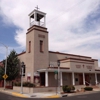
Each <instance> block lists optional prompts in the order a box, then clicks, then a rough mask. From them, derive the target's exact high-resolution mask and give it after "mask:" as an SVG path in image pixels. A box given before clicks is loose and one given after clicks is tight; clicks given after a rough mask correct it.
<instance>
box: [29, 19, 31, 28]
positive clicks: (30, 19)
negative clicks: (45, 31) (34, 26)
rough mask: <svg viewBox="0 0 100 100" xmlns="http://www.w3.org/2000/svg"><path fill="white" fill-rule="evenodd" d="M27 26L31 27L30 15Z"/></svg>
mask: <svg viewBox="0 0 100 100" xmlns="http://www.w3.org/2000/svg"><path fill="white" fill-rule="evenodd" d="M29 27H31V17H29Z"/></svg>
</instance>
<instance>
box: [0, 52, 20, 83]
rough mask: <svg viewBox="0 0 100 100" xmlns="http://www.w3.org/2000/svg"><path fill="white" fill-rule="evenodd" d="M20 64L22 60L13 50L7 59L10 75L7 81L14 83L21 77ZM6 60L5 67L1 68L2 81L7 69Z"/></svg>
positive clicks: (8, 73) (0, 76)
mask: <svg viewBox="0 0 100 100" xmlns="http://www.w3.org/2000/svg"><path fill="white" fill-rule="evenodd" d="M19 62H20V60H19V59H18V57H17V53H16V51H15V50H12V51H11V52H10V54H9V55H8V57H7V71H6V74H7V75H8V78H7V80H8V81H12V80H15V79H16V77H17V76H19V71H20V67H19ZM4 65H5V60H3V66H1V67H0V79H1V80H2V79H3V78H2V75H4V69H5V66H4Z"/></svg>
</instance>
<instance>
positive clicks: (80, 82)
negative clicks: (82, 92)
mask: <svg viewBox="0 0 100 100" xmlns="http://www.w3.org/2000/svg"><path fill="white" fill-rule="evenodd" d="M79 85H83V75H82V74H79Z"/></svg>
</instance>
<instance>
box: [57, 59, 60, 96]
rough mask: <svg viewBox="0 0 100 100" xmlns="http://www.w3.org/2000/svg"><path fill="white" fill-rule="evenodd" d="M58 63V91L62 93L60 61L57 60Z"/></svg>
mask: <svg viewBox="0 0 100 100" xmlns="http://www.w3.org/2000/svg"><path fill="white" fill-rule="evenodd" d="M57 65H58V93H59V94H60V61H59V60H58V61H57Z"/></svg>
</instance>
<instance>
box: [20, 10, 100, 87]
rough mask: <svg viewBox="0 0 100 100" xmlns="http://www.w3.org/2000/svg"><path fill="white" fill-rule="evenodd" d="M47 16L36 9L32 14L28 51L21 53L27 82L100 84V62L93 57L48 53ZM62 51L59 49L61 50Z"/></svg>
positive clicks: (43, 84)
mask: <svg viewBox="0 0 100 100" xmlns="http://www.w3.org/2000/svg"><path fill="white" fill-rule="evenodd" d="M48 34H49V32H48V30H47V28H46V13H44V12H41V11H39V10H34V11H32V12H31V13H30V14H29V29H28V30H27V33H26V51H25V52H22V53H20V54H18V58H19V59H20V61H21V62H24V64H25V70H26V71H25V76H23V80H24V81H28V82H31V83H35V84H36V85H37V86H45V87H53V86H56V84H57V76H58V73H59V82H60V86H63V85H89V84H91V85H96V84H98V82H100V69H99V67H98V60H97V59H93V58H92V57H88V56H82V55H75V54H67V53H62V52H54V51H49V50H48ZM57 51H58V50H57Z"/></svg>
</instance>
